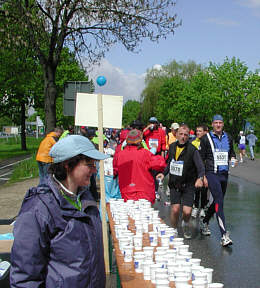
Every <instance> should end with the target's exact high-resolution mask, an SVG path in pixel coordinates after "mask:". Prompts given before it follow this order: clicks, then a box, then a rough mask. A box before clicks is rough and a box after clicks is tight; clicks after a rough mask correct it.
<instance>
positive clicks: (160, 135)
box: [143, 128, 166, 153]
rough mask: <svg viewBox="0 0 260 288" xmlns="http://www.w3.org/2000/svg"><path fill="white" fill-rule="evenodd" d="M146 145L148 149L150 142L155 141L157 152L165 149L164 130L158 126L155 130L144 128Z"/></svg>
mask: <svg viewBox="0 0 260 288" xmlns="http://www.w3.org/2000/svg"><path fill="white" fill-rule="evenodd" d="M143 136H144V139H145V142H146V145H147V147H148V148H149V149H151V148H152V147H151V146H150V144H151V142H153V143H157V144H158V146H157V151H156V152H157V153H160V152H161V151H165V149H166V139H165V132H164V131H163V130H162V129H161V128H158V129H156V130H153V131H151V130H149V129H148V130H146V131H145V132H144V133H143Z"/></svg>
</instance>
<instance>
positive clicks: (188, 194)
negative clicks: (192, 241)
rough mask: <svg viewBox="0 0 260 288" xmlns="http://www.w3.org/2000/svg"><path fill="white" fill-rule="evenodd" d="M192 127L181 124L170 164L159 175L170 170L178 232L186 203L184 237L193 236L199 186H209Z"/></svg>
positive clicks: (174, 217)
mask: <svg viewBox="0 0 260 288" xmlns="http://www.w3.org/2000/svg"><path fill="white" fill-rule="evenodd" d="M189 131H190V129H189V127H188V126H187V125H186V124H182V125H180V127H179V129H178V132H177V134H176V136H177V141H176V142H174V143H172V144H171V145H170V147H169V157H168V160H167V167H166V168H165V170H164V173H163V174H159V175H157V177H161V178H162V179H163V178H164V176H166V175H167V174H168V173H170V176H169V182H168V185H169V188H170V199H171V223H172V226H173V228H175V229H176V231H177V225H178V220H179V214H180V207H181V202H182V204H183V210H182V217H183V230H184V237H185V238H191V236H192V235H191V232H190V229H189V220H190V216H191V211H192V205H193V201H194V193H195V188H198V187H202V186H203V185H205V186H207V181H206V178H205V168H204V165H203V162H202V160H201V157H200V154H199V151H198V150H197V149H196V148H195V147H194V146H193V145H192V144H191V143H190V142H189Z"/></svg>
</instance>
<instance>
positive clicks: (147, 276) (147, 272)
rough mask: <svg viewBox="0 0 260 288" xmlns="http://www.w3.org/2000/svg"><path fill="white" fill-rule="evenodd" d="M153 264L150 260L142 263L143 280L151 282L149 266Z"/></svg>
mask: <svg viewBox="0 0 260 288" xmlns="http://www.w3.org/2000/svg"><path fill="white" fill-rule="evenodd" d="M153 264H154V263H153V261H152V260H145V261H144V262H143V274H144V280H151V265H153Z"/></svg>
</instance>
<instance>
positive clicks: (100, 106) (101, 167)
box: [97, 94, 110, 274]
mask: <svg viewBox="0 0 260 288" xmlns="http://www.w3.org/2000/svg"><path fill="white" fill-rule="evenodd" d="M97 103H98V145H99V151H100V152H102V153H104V145H103V103H102V94H98V101H97ZM99 175H100V196H101V213H102V230H103V246H104V259H105V269H106V274H109V273H110V267H109V253H108V235H107V233H108V231H107V221H106V195H105V179H104V161H103V160H100V161H99Z"/></svg>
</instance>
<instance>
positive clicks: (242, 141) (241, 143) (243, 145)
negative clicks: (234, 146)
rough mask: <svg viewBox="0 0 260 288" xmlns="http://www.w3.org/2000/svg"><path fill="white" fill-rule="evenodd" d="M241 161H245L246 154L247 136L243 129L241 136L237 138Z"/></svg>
mask: <svg viewBox="0 0 260 288" xmlns="http://www.w3.org/2000/svg"><path fill="white" fill-rule="evenodd" d="M237 143H238V149H239V156H240V163H243V156H246V136H245V135H244V132H243V131H240V132H239V136H238V139H237Z"/></svg>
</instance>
